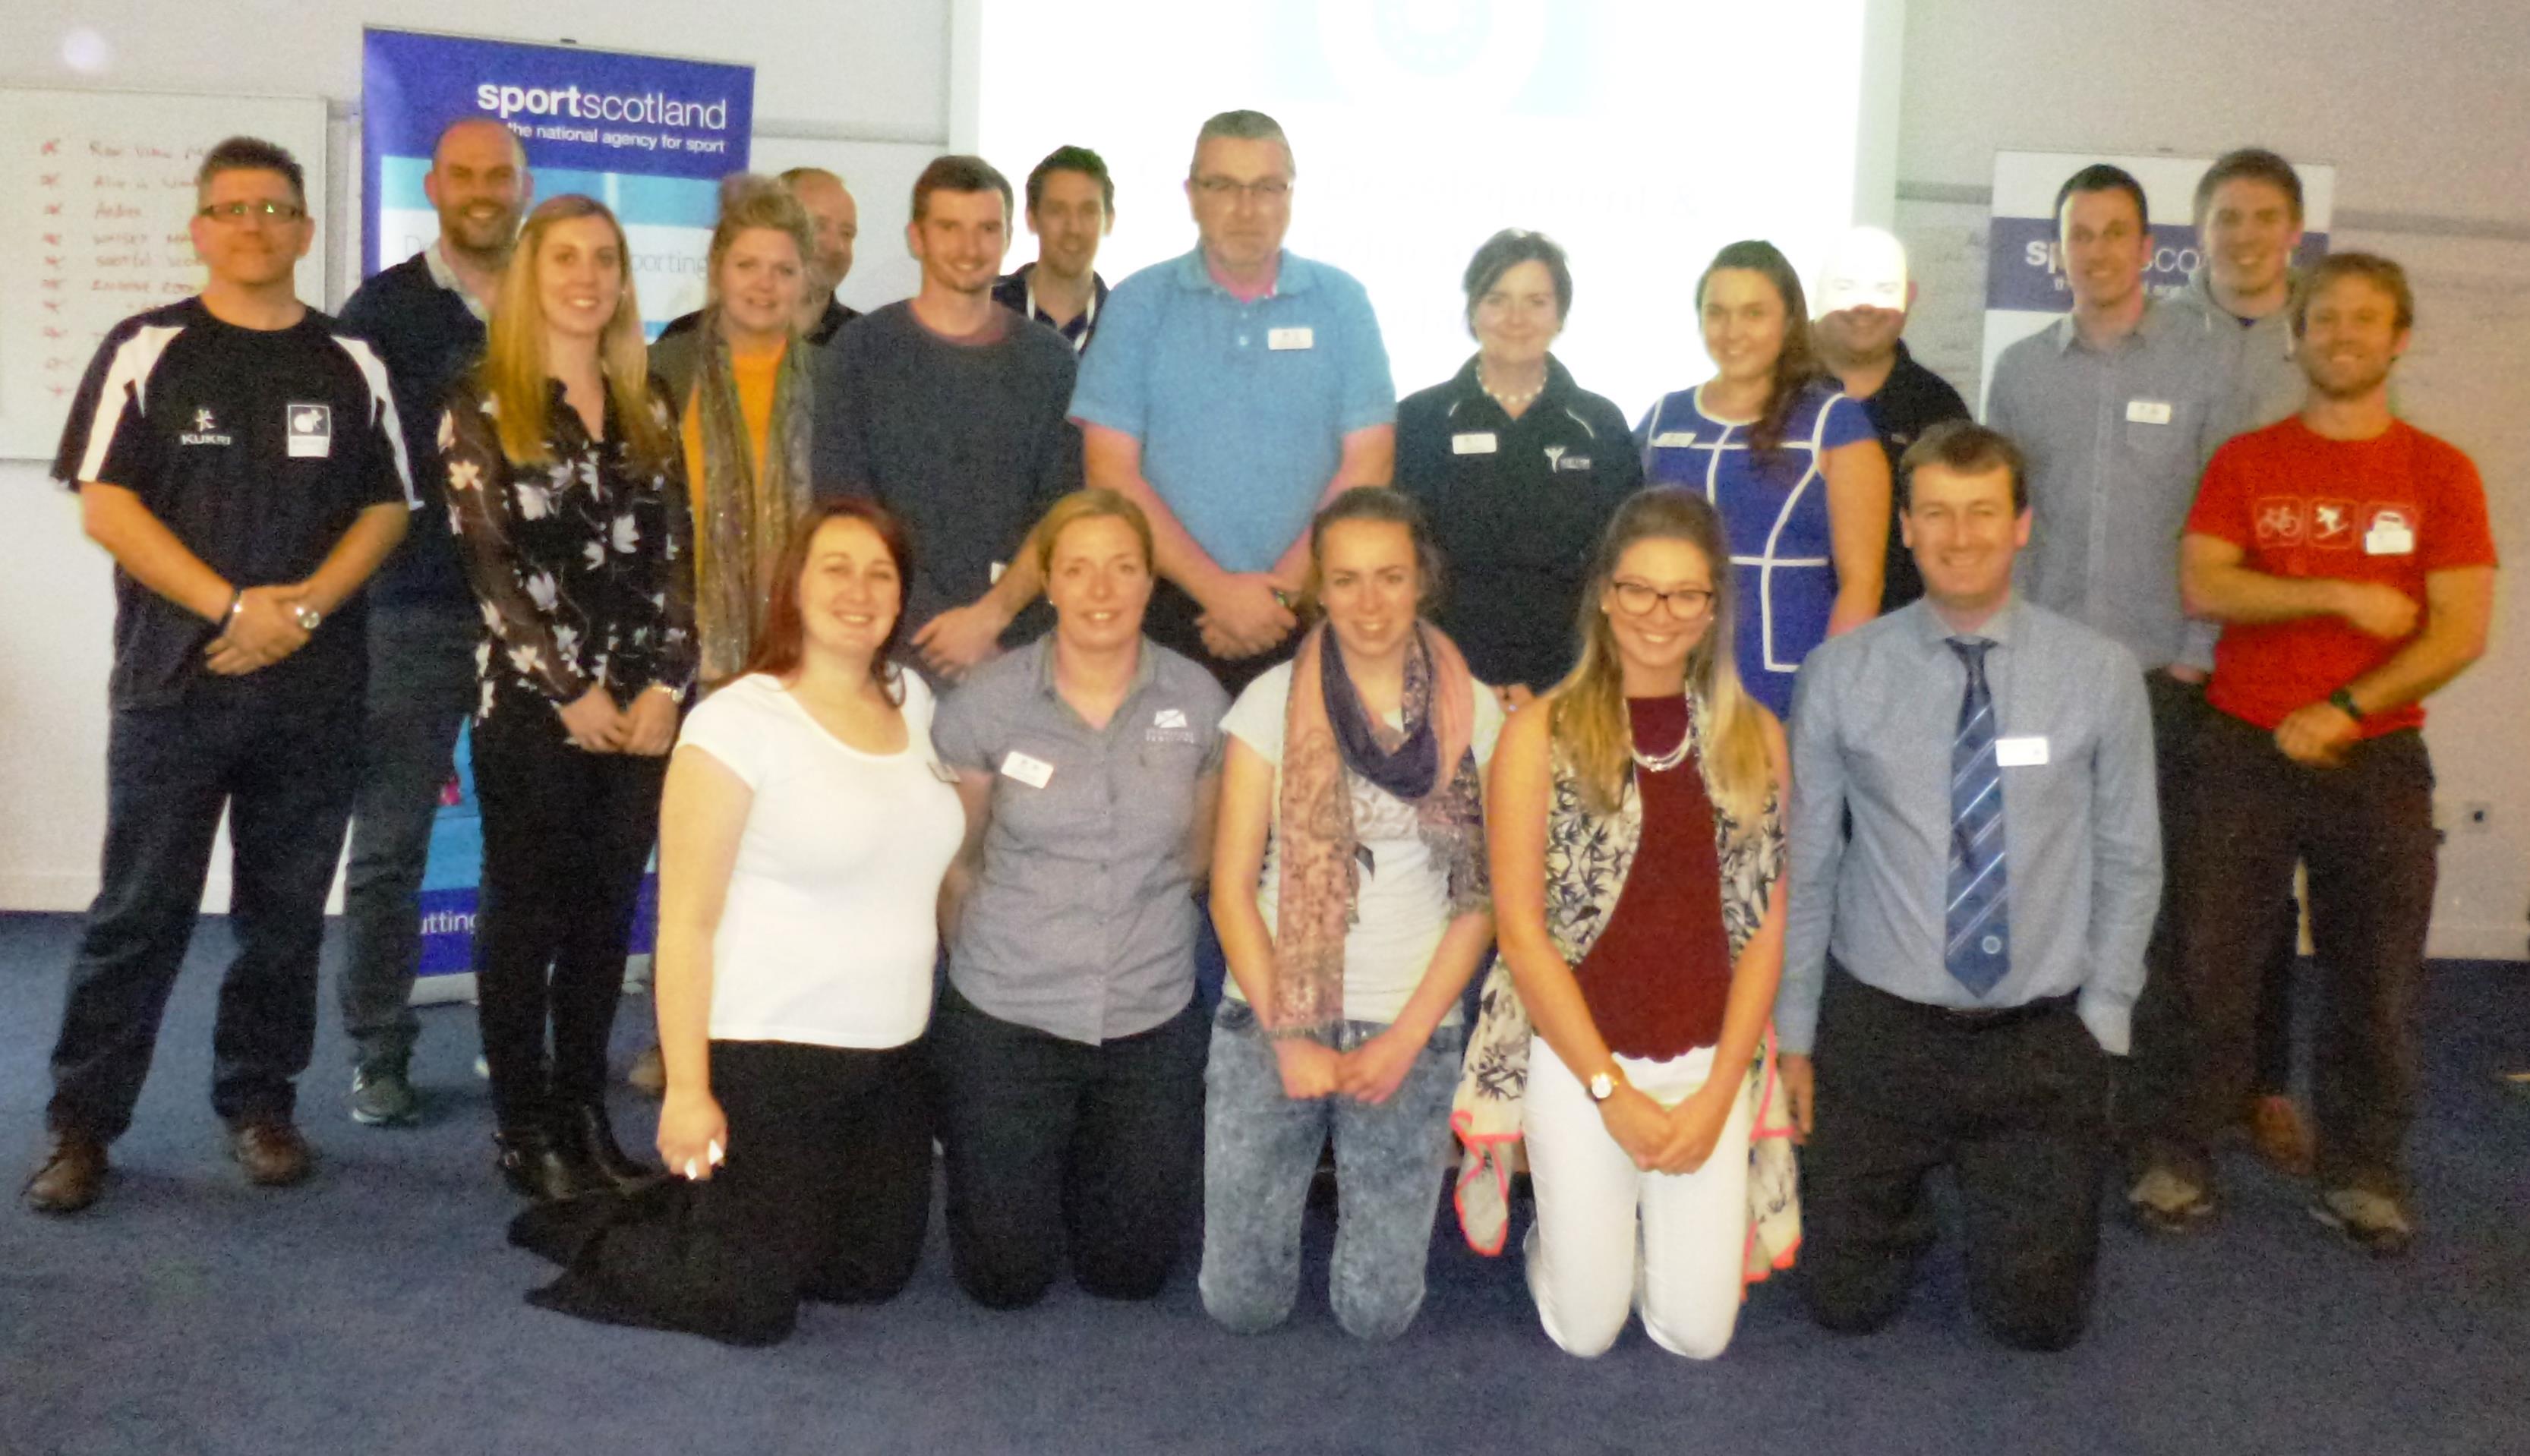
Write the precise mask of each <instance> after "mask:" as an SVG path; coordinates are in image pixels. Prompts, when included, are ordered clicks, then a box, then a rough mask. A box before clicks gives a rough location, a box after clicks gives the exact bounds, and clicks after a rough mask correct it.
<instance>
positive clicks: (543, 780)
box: [439, 196, 694, 1199]
mask: <svg viewBox="0 0 2530 1456" xmlns="http://www.w3.org/2000/svg"><path fill="white" fill-rule="evenodd" d="M649 379H650V371H649V358H648V351H647V349H646V348H645V347H644V346H643V344H642V340H641V314H640V308H639V306H638V304H637V303H636V302H635V300H634V297H633V277H632V267H631V257H630V254H629V252H628V250H627V248H626V246H625V242H624V230H623V228H622V226H621V225H620V224H618V223H617V222H616V220H615V216H614V214H613V213H611V212H609V211H607V209H606V208H605V206H604V205H603V204H601V203H599V202H596V201H594V200H592V199H590V198H587V197H582V196H562V197H555V198H553V199H551V200H549V201H547V202H545V203H543V204H542V205H540V206H538V207H537V208H536V209H535V211H534V212H532V213H530V214H529V215H528V217H527V221H526V226H525V227H524V229H523V230H522V232H521V234H520V237H519V243H518V247H517V249H516V251H514V252H513V253H512V254H511V258H510V267H509V272H508V274H507V276H506V277H505V278H504V279H503V282H502V287H501V296H500V303H499V305H498V306H497V307H496V308H494V310H493V312H492V318H491V327H490V336H489V341H488V344H487V347H486V351H485V353H484V358H483V361H482V363H481V364H480V365H479V366H478V367H477V368H476V369H475V370H474V371H473V373H472V374H471V376H470V377H468V378H465V379H461V380H460V381H459V382H458V383H457V384H456V385H455V386H454V387H452V389H451V390H450V393H449V399H448V408H447V412H446V413H445V414H444V415H443V416H442V417H441V420H440V426H439V444H440V449H441V451H442V452H443V454H444V455H445V457H446V458H447V461H448V496H449V502H450V507H451V510H452V512H453V514H454V518H455V524H456V528H457V535H458V549H459V553H460V555H461V556H462V557H463V558H464V559H465V563H466V569H467V574H468V578H469V580H470V581H471V583H472V586H473V589H474V595H475V597H476V598H477V600H478V601H479V603H480V605H481V607H482V613H483V625H484V637H483V640H482V642H481V644H480V645H479V646H478V648H477V649H476V654H475V661H476V666H477V674H478V676H479V677H480V679H481V682H482V698H481V701H480V703H479V705H478V707H477V708H476V711H475V715H474V723H473V729H472V737H473V765H474V788H475V795H476V798H477V799H478V800H479V802H480V803H481V806H482V815H483V889H482V902H481V908H480V910H479V912H478V914H477V916H476V920H475V927H474V952H475V954H474V966H475V978H476V987H477V991H478V995H479V997H480V1007H481V1017H482V1028H483V1056H484V1060H485V1061H486V1063H487V1064H488V1065H489V1068H490V1071H491V1077H492V1101H493V1105H494V1108H495V1110H496V1112H497V1114H498V1116H499V1120H500V1131H499V1134H498V1137H497V1141H498V1143H499V1146H500V1150H501V1151H500V1167H501V1170H502V1172H503V1174H504V1175H505V1176H506V1177H507V1178H508V1179H509V1181H510V1183H511V1186H513V1187H514V1188H516V1189H517V1190H518V1191H519V1192H520V1193H522V1194H524V1195H526V1196H527V1197H530V1198H535V1199H553V1198H565V1197H569V1196H571V1195H573V1194H576V1193H580V1192H584V1191H587V1190H589V1189H591V1188H593V1187H601V1186H606V1185H609V1184H619V1185H620V1184H624V1183H628V1182H633V1181H636V1180H637V1179H639V1178H640V1177H641V1176H642V1173H643V1170H642V1169H641V1167H640V1166H639V1165H638V1164H636V1163H634V1162H633V1161H632V1160H631V1159H628V1158H626V1157H625V1156H624V1153H623V1152H622V1150H621V1149H619V1148H618V1147H617V1146H616V1143H615V1139H614V1134H613V1131H612V1130H611V1128H610V1127H609V1126H608V1123H607V1117H606V1106H605V1103H604V1101H603V1098H602V1093H603V1091H604V1088H605V1072H606V1042H607V1034H608V1031H609V1030H610V1029H611V1028H612V1027H613V1025H614V1022H615V1004H616V1000H617V998H618V997H619V996H620V995H621V992H622V989H623V981H624V953H625V945H626V943H627V941H628V940H629V939H630V937H631V933H632V922H633V902H634V898H635V896H636V894H637V892H638V890H639V889H640V884H641V871H642V867H643V865H644V864H645V863H646V862H647V861H648V859H649V856H650V842H651V839H652V838H653V837H654V836H655V833H656V830H657V826H658V817H659V785H660V782H661V779H662V778H663V776H664V775H665V772H666V766H667V758H666V755H667V752H668V749H669V746H670V745H671V744H672V743H673V742H674V741H675V738H676V732H677V716H678V709H679V706H680V704H681V703H682V701H683V699H684V696H685V693H686V690H687V688H688V686H690V685H691V683H692V681H693V675H694V632H693V573H692V570H691V563H690V562H689V561H688V557H687V551H686V531H687V525H688V516H687V513H686V505H685V492H684V485H683V482H682V480H681V479H680V475H681V470H680V468H679V461H678V459H677V453H676V447H675V443H674V436H673V434H672V433H671V430H670V426H669V423H668V414H667V410H666V408H665V406H664V405H663V404H661V403H660V402H659V401H658V400H657V399H655V398H654V397H653V396H652V393H651V389H650V383H649ZM549 1025H550V1029H551V1044H552V1053H551V1055H550V1057H548V1055H547V1052H546V1045H547V1031H548V1026H549Z"/></svg>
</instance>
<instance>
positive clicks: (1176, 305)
mask: <svg viewBox="0 0 2530 1456" xmlns="http://www.w3.org/2000/svg"><path fill="white" fill-rule="evenodd" d="M1072 413H1073V416H1074V417H1076V418H1078V419H1081V420H1083V421H1086V422H1087V423H1090V424H1094V425H1104V426H1106V427H1107V428H1108V429H1111V430H1119V431H1122V432H1123V433H1125V434H1128V435H1130V436H1132V437H1133V438H1134V439H1135V440H1137V441H1139V442H1141V446H1142V476H1143V478H1144V479H1146V480H1148V481H1150V482H1151V486H1152V488H1153V489H1154V490H1156V491H1158V492H1159V496H1160V499H1161V500H1163V501H1165V502H1167V503H1168V507H1169V509H1170V510H1171V511H1173V512H1176V513H1177V517H1178V519H1179V521H1181V522H1182V523H1183V524H1184V526H1185V528H1186V530H1187V531H1188V532H1189V533H1191V534H1192V535H1193V536H1194V539H1195V543H1196V544H1197V545H1199V546H1201V547H1202V548H1203V549H1204V553H1205V554H1206V555H1208V556H1210V557H1211V558H1212V559H1213V561H1214V562H1216V563H1218V564H1219V565H1220V566H1221V567H1222V568H1223V569H1224V570H1229V571H1262V570H1264V569H1266V568H1267V567H1269V566H1273V565H1274V563H1275V562H1276V561H1277V560H1278V559H1280V558H1281V557H1282V555H1283V553H1284V552H1285V551H1287V550H1289V549H1290V547H1291V545H1292V543H1293V542H1294V541H1297V540H1298V539H1300V536H1301V535H1302V533H1304V532H1305V531H1307V529H1308V526H1309V517H1310V516H1311V515H1312V514H1313V513H1315V511H1316V508H1317V504H1318V498H1319V497H1320V496H1321V495H1323V494H1325V492H1326V488H1327V482H1328V481H1330V480H1333V479H1334V478H1335V473H1336V463H1337V461H1338V460H1339V459H1341V458H1343V455H1344V437H1345V436H1346V435H1348V434H1350V433H1351V432H1353V431H1355V430H1361V429H1368V428H1369V427H1371V426H1372V425H1384V424H1389V423H1392V422H1394V421H1395V419H1396V418H1397V387H1396V385H1395V384H1394V383H1392V382H1391V380H1390V378H1389V373H1388V350H1387V348H1386V346H1384V345H1382V344H1381V343H1380V339H1379V320H1378V318H1377V317H1376V316H1375V315H1374V314H1372V312H1371V308H1370V296H1369V295H1368V294H1367V293H1365V292H1363V290H1362V286H1361V284H1360V283H1359V282H1358V281H1356V280H1355V279H1354V278H1353V277H1352V275H1351V274H1348V273H1346V272H1344V271H1343V270H1341V269H1337V268H1330V267H1328V266H1327V265H1326V264H1324V263H1316V262H1311V261H1310V260H1309V259H1307V258H1303V257H1299V256H1296V255H1294V254H1293V253H1291V252H1289V251H1286V252H1285V253H1284V254H1283V261H1282V264H1281V268H1280V271H1279V272H1278V273H1277V274H1276V276H1275V281H1274V291H1273V292H1272V293H1269V294H1267V295H1266V296H1265V297H1261V298H1258V299H1256V300H1255V301H1254V302H1249V303H1242V302H1240V301H1239V300H1238V298H1237V297H1234V296H1232V294H1231V293H1230V291H1229V290H1228V289H1225V288H1223V287H1222V286H1221V285H1220V284H1218V283H1216V282H1214V281H1213V277H1212V273H1211V270H1210V269H1208V268H1206V267H1205V266H1204V261H1203V249H1202V248H1201V247H1197V248H1195V249H1194V250H1193V251H1191V252H1188V253H1186V254H1184V255H1183V256H1182V257H1176V258H1171V259H1170V260H1169V261H1167V262H1165V263H1154V264H1152V265H1151V266H1150V267H1148V268H1144V269H1142V270H1141V271H1140V272H1138V273H1135V274H1134V275H1132V276H1131V277H1130V278H1128V279H1126V280H1125V281H1124V282H1123V283H1120V284H1118V285H1117V286H1116V289H1115V291H1114V292H1113V293H1111V294H1110V295H1109V296H1108V298H1107V306H1106V307H1105V308H1103V309H1102V310H1100V312H1099V314H1098V347H1097V348H1096V349H1093V350H1090V351H1088V352H1087V353H1085V354H1083V355H1081V359H1080V378H1079V382H1078V383H1077V384H1075V385H1074V386H1073V392H1072Z"/></svg>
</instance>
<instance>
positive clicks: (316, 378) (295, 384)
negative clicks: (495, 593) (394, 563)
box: [53, 298, 445, 709]
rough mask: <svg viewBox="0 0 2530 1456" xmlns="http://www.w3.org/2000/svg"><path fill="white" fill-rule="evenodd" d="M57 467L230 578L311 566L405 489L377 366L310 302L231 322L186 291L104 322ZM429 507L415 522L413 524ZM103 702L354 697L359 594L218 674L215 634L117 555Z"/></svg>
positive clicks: (250, 581)
mask: <svg viewBox="0 0 2530 1456" xmlns="http://www.w3.org/2000/svg"><path fill="white" fill-rule="evenodd" d="M53 475H54V478H56V479H58V480H60V481H61V482H62V483H63V484H65V485H68V486H70V487H71V488H73V489H75V490H76V489H77V488H78V487H79V485H80V483H81V482H83V481H94V482H98V483H101V484H105V485H114V486H120V487H122V488H123V489H125V490H128V491H131V492H132V493H134V494H135V495H137V496H138V497H139V498H140V504H141V505H143V506H145V507H147V508H148V509H149V513H150V514H151V515H153V516H156V517H157V518H158V521H159V523H160V524H162V525H164V526H166V527H167V529H168V530H169V531H171V532H173V533H174V534H175V536H176V539H177V540H179V541H181V542H183V543H184V544H185V547H186V549H187V550H189V551H191V552H192V554H193V555H195V556H196V557H199V558H200V559H201V561H202V564H203V565H205V566H209V567H210V568H211V569H212V570H214V571H217V572H218V573H219V574H220V575H221V576H222V577H224V578H226V579H227V580H228V581H230V582H231V583H233V584H235V585H236V586H239V587H249V586H273V585H279V584H282V583H286V582H294V581H299V580H302V579H303V578H304V577H306V576H309V575H311V574H313V573H314V572H315V570H316V568H317V567H318V566H322V565H323V564H324V561H325V558H326V556H327V555H328V554H330V553H331V552H332V551H333V549H334V544H335V543H336V542H337V541H339V540H341V539H342V536H343V533H344V532H345V531H346V530H349V529H350V528H351V525H352V522H353V520H354V518H355V517H357V516H358V514H359V513H360V512H362V511H363V510H366V509H367V508H368V507H371V506H375V505H379V504H382V503H384V502H388V501H396V502H401V503H403V504H405V505H407V506H410V505H411V504H412V503H413V486H412V474H411V471H410V469H409V468H408V466H407V463H406V460H405V439H404V433H403V430H402V427H401V426H400V425H399V423H398V421H397V417H396V408H395V397H394V395H393V394H392V393H391V392H390V391H389V388H388V384H387V371H386V365H385V364H383V363H382V362H380V361H379V358H378V355H377V354H376V352H375V351H372V350H371V349H370V348H369V346H368V345H367V344H365V343H363V342H361V341H360V340H358V339H355V338H353V337H351V336H350V335H348V334H345V333H343V332H342V331H341V329H340V328H339V326H337V325H336V323H335V321H334V320H333V319H331V318H329V317H327V316H326V315H324V314H322V313H319V312H317V311H316V310H314V309H312V308H311V309H309V310H307V313H306V315H305V316H304V317H303V318H302V319H301V320H300V321H299V322H298V323H296V324H294V325H292V326H291V327H289V328H287V329H274V330H262V329H242V328H239V327H237V326H236V325H233V324H225V323H222V322H220V321H219V320H218V319H216V318H214V317H212V316H211V312H210V310H209V309H207V308H205V307H203V306H202V303H201V300H200V299H199V298H188V299H186V300H184V301H183V302H181V303H170V304H168V305H167V306H165V307H163V308H153V309H150V310H149V311H148V312H146V313H138V314H135V315H133V316H132V317H131V318H128V319H125V320H124V321H123V322H122V323H120V324H117V325H116V326H115V327H114V331H113V332H112V333H110V334H108V335H106V336H105V342H104V343H103V344H101V345H99V346H98V348H97V351H96V357H95V359H94V360H92V361H91V362H90V363H89V365H88V370H87V376H86V377H85V378H84V379H83V380H82V381H81V383H80V389H79V393H78V395H77V396H76V397H74V398H73V400H72V402H71V410H70V418H69V419H68V421H67V422H66V423H65V424H64V426H63V428H62V448H61V453H60V455H59V456H58V457H56V458H55V459H54V461H53ZM434 525H437V526H441V527H442V528H445V527H444V523H442V522H433V521H420V522H416V523H415V526H416V528H417V529H427V528H430V527H432V526H434ZM114 596H115V611H114V674H113V676H112V678H111V679H110V680H109V683H108V687H107V693H108V697H109V699H110V701H111V702H112V703H113V705H114V707H116V708H117V709H126V708H156V707H165V706H168V705H171V704H174V703H178V702H181V701H183V700H185V699H186V698H187V697H188V696H189V695H193V694H199V693H223V694H229V693H254V694H258V695H266V694H268V695H271V696H272V697H275V698H288V699H298V700H302V701H303V700H305V699H308V698H329V697H339V696H350V697H353V698H358V695H359V693H360V691H361V688H362V686H363V684H364V681H365V675H366V672H367V664H368V656H367V642H366V639H367V632H366V629H365V624H364V620H363V617H364V603H363V599H362V594H360V593H355V594H354V595H353V596H352V597H350V598H349V599H348V600H346V601H344V602H343V603H342V605H341V606H339V607H337V608H336V609H335V611H334V613H333V615H331V616H329V617H327V618H326V619H325V620H324V623H323V624H322V625H321V626H319V627H317V629H316V631H315V634H314V635H313V636H311V637H310V638H309V639H308V641H307V645H306V646H304V647H302V648H301V649H300V650H299V651H297V652H295V653H292V654H291V655H290V656H289V657H286V658H284V659H282V660H281V661H280V662H277V663H275V664H273V665H272V666H271V667H268V668H264V669H262V670H260V671H258V672H254V673H248V674H244V675H242V676H238V677H233V678H224V677H220V676H217V675H215V674H211V673H210V672H209V671H208V670H206V669H205V668H204V667H203V666H202V650H203V648H205V647H206V646H208V645H209V644H210V641H211V639H212V638H214V637H216V636H218V635H219V626H218V624H216V623H213V622H209V621H205V620H202V619H201V618H198V617H196V616H194V615H193V614H192V613H191V612H189V611H187V610H186V609H185V608H183V607H180V606H178V605H176V604H175V603H174V602H171V601H169V600H168V599H166V598H165V597H162V596H160V595H158V594H157V593H156V592H154V591H151V590H150V589H149V588H148V587H145V586H143V585H141V584H140V583H139V582H138V581H136V580H134V579H133V578H132V577H131V576H130V575H129V574H128V573H126V572H124V571H122V570H121V569H117V570H116V572H115V573H114Z"/></svg>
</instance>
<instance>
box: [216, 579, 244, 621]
mask: <svg viewBox="0 0 2530 1456" xmlns="http://www.w3.org/2000/svg"><path fill="white" fill-rule="evenodd" d="M245 610H246V588H245V587H243V586H233V587H231V588H229V610H227V611H226V612H223V613H221V614H220V624H221V625H223V626H226V625H227V624H228V623H230V622H232V621H235V620H237V615H238V614H239V613H240V612H243V611H245Z"/></svg>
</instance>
